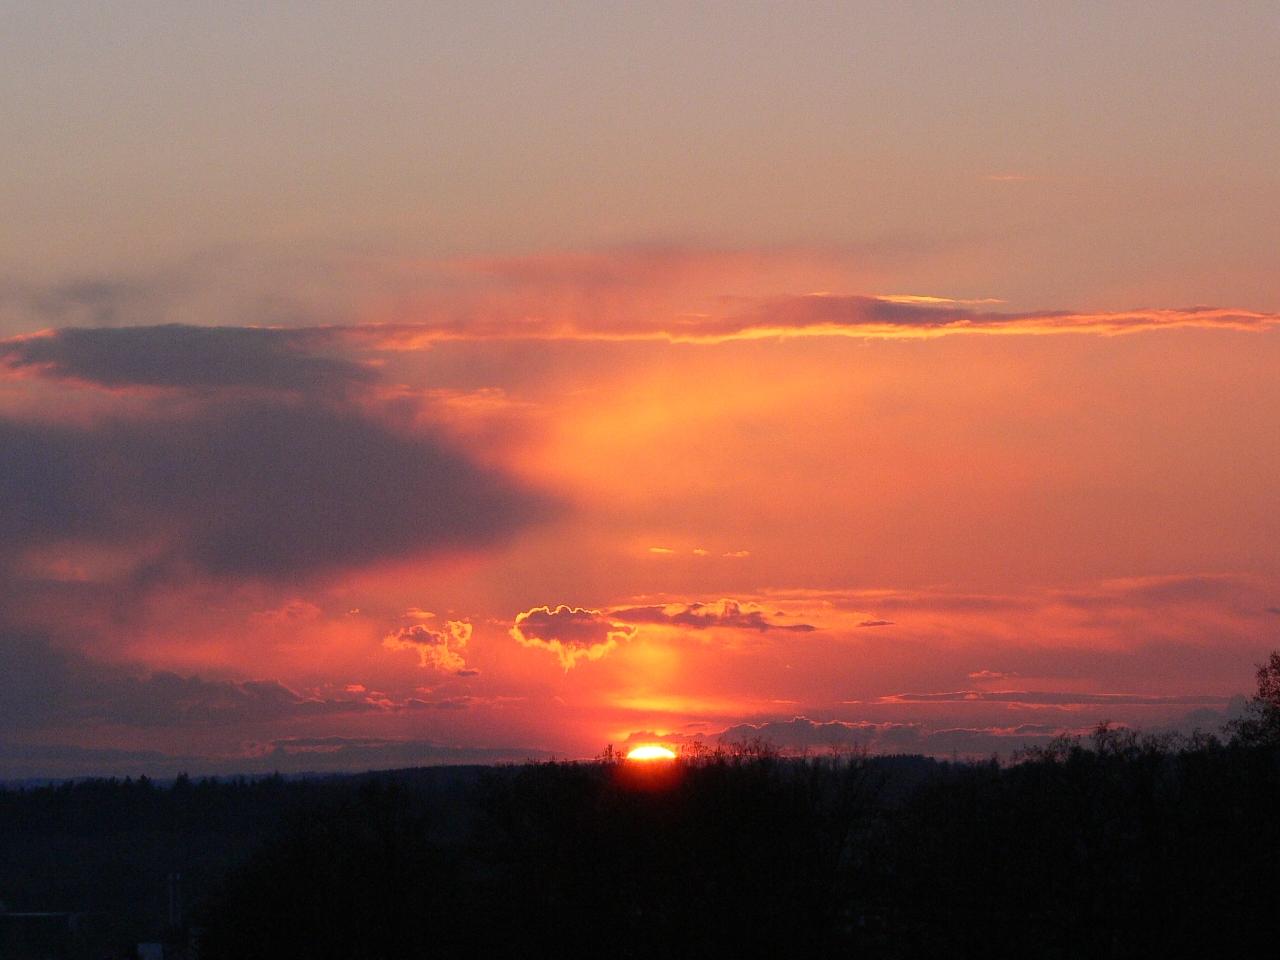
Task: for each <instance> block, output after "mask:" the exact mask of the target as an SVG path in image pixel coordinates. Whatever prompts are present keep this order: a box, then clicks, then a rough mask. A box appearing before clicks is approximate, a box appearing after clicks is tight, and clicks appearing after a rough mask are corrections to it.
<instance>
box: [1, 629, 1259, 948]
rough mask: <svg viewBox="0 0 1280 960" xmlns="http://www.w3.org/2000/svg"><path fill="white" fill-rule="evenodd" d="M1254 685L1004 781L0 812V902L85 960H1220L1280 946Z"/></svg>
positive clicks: (943, 766)
mask: <svg viewBox="0 0 1280 960" xmlns="http://www.w3.org/2000/svg"><path fill="white" fill-rule="evenodd" d="M1258 681H1259V682H1258V695H1257V696H1255V697H1254V699H1253V701H1252V702H1251V704H1250V707H1249V710H1248V712H1247V713H1246V715H1245V716H1244V717H1243V718H1241V719H1240V720H1239V721H1237V722H1235V723H1234V724H1233V725H1232V726H1231V727H1230V729H1229V730H1228V732H1227V739H1226V740H1221V739H1219V738H1218V737H1215V736H1212V735H1194V736H1191V737H1180V736H1174V735H1165V736H1156V735H1143V734H1140V733H1138V732H1136V731H1132V730H1128V729H1124V728H1116V727H1112V726H1110V725H1108V724H1100V725H1099V726H1098V728H1097V730H1096V731H1095V732H1094V734H1093V735H1092V736H1091V737H1088V738H1083V739H1082V738H1061V739H1059V740H1057V741H1054V742H1053V743H1051V744H1049V745H1048V746H1046V747H1041V748H1038V749H1034V750H1031V751H1028V752H1026V753H1024V754H1023V755H1021V756H1020V757H1019V758H1018V759H1017V761H1016V762H1014V763H1009V764H999V763H997V762H995V761H991V762H986V763H947V762H941V761H936V760H930V759H926V758H923V757H867V756H863V755H858V754H856V753H855V754H844V755H836V754H831V755H822V756H809V757H798V758H797V757H783V756H780V755H778V754H777V753H776V752H775V751H773V750H772V749H771V748H770V747H769V746H768V745H767V744H763V743H759V742H756V743H751V744H738V745H730V746H727V747H723V748H721V749H719V750H716V751H711V752H707V753H704V754H702V755H699V756H696V757H691V758H686V759H683V760H681V761H677V762H674V763H667V764H656V765H649V766H643V767H642V766H639V765H636V764H634V763H629V762H627V761H623V760H620V759H619V758H618V757H617V755H615V754H613V753H612V751H610V752H609V754H608V755H606V756H602V758H600V759H599V760H597V761H595V762H590V763H538V764H528V765H524V766H513V767H496V768H429V769H420V770H408V771H393V772H385V773H378V774H364V775H360V776H349V777H329V778H316V779H299V780H284V779H282V778H279V777H273V778H268V779H265V780H258V781H247V780H240V781H213V780H205V781H199V782H195V781H192V780H190V779H188V778H185V777H184V778H180V779H179V780H178V781H177V782H175V783H173V784H172V785H168V786H157V785H156V784H153V783H151V782H149V781H146V780H145V779H143V780H126V781H86V782H81V783H75V784H64V785H58V786H51V787H42V788H36V789H25V790H9V791H0V840H2V841H3V846H2V849H3V851H4V857H3V859H2V860H0V898H3V899H4V900H6V902H7V907H8V909H9V910H10V911H15V912H16V911H22V910H27V911H36V910H51V909H56V910H76V911H80V912H81V913H82V914H83V916H82V919H81V921H80V922H79V923H78V925H77V928H76V932H75V934H74V936H71V935H68V936H67V937H66V938H64V939H65V942H64V943H62V944H61V945H60V946H59V949H61V950H62V951H63V953H62V954H61V955H65V956H77V957H81V956H83V957H104V956H122V955H125V954H123V953H121V952H120V951H121V950H123V949H125V947H124V946H123V945H125V944H127V943H131V942H136V941H137V940H147V939H157V938H160V937H168V938H169V940H170V941H171V942H173V943H174V944H175V945H187V946H190V945H191V944H193V943H194V942H197V941H198V943H199V947H200V951H199V954H200V956H201V957H203V958H206V960H253V958H257V957H263V958H266V957H272V958H279V957H298V958H303V957H306V958H334V960H338V958H342V960H351V958H369V960H378V958H385V960H400V958H413V957H424V958H425V957H530V956H555V957H637V958H638V957H719V956H724V957H828V956H831V957H835V956H841V957H884V958H905V957H926V956H933V955H941V956H950V957H1003V956H1033V957H1040V958H1055V957H1062V958H1067V957H1152V956H1160V955H1165V956H1187V955H1200V956H1220V955H1223V954H1224V953H1227V952H1230V951H1233V950H1238V949H1242V948H1245V947H1248V946H1251V945H1253V944H1266V943H1269V944H1271V945H1274V944H1275V943H1276V942H1278V941H1277V938H1278V937H1280V856H1278V854H1277V851H1280V653H1278V654H1273V655H1272V657H1271V659H1270V661H1269V662H1268V664H1266V665H1264V666H1263V667H1262V668H1260V670H1259V675H1258ZM179 876H180V877H181V884H182V887H181V889H182V893H181V897H180V899H181V903H180V908H179V909H178V911H177V912H176V914H175V910H174V907H173V904H172V903H171V902H169V899H167V898H170V897H171V895H172V894H171V887H172V884H173V883H174V881H173V880H172V878H174V877H179ZM166 924H171V929H167V930H165V929H163V928H164V926H165V925H166ZM5 931H7V932H5ZM15 931H17V932H16V933H15ZM0 934H3V935H4V936H7V937H9V940H8V942H5V941H0V955H3V956H5V957H6V958H13V960H22V958H24V957H29V956H31V957H33V956H37V955H46V956H48V955H56V954H49V953H45V954H38V953H36V952H33V951H34V948H33V947H31V946H30V945H29V944H26V945H24V942H23V940H22V937H23V936H24V935H25V934H23V933H22V931H21V930H20V929H19V927H18V926H17V925H16V924H8V925H3V926H0ZM24 951H27V952H24ZM112 951H115V952H112Z"/></svg>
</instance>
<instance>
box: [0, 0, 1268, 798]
mask: <svg viewBox="0 0 1280 960" xmlns="http://www.w3.org/2000/svg"><path fill="white" fill-rule="evenodd" d="M1277 50H1280V8H1278V7H1277V5H1276V4H1275V3H1274V2H1270V0H1267V2H1258V3H1247V2H1240V3H1232V4H1227V5H1223V4H1217V3H1207V2H1206V3H1187V2H1169V3H1161V4H1149V3H1141V4H1139V3H1133V4H1129V3H1107V4H1092V3H1088V4H1071V5H1067V4H1057V3H1045V4H1038V3H1016V4H1001V3H992V2H983V3H961V4H942V3H937V4H933V3H883V4H880V3H850V4H840V5H827V4H817V3H813V4H808V3H806V4H773V3H747V2H736V3H699V4H690V3H670V4H668V3H658V2H651V3H644V4H632V5H627V6H622V5H610V4H573V3H557V4H547V5H541V4H534V3H518V4H511V3H507V4H470V3H469V4H451V5H428V4H421V3H403V4H401V3H381V4H377V5H374V6H371V7H367V6H364V5H354V4H338V3H323V2H308V3H284V2H280V3H271V4H260V3H234V2H231V3H219V4H174V3H143V2H117V3H111V4H99V3H88V2H83V3H70V2H56V0H40V2H30V3H27V2H4V0H0V130H3V131H4V133H3V138H2V141H3V142H2V145H0V158H2V161H0V162H2V164H3V166H2V168H0V169H3V174H4V175H3V176H2V177H0V724H2V726H0V778H5V777H43V776H70V775H79V774H86V773H95V774H108V773H109V774H125V773H130V774H137V773H150V774H158V775H165V774H171V773H174V772H177V771H178V770H183V769H185V770H190V771H191V772H192V773H202V772H214V773H218V772H235V771H250V772H252V771H261V770H273V769H281V770H328V769H365V768H369V767H391V766H409V765H415V764H422V763H437V762H473V761H487V760H496V759H520V758H523V757H533V756H547V755H551V754H554V755H557V756H568V757H586V756H591V755H594V754H596V753H598V752H599V751H600V750H602V749H603V748H604V746H605V745H606V744H610V743H612V744H614V745H622V744H634V743H638V742H661V743H664V744H668V745H670V746H672V747H678V746H680V745H681V744H684V743H687V742H690V741H693V740H697V739H702V740H703V741H704V742H707V743H715V742H716V741H717V740H718V739H720V738H722V737H723V738H726V739H742V738H745V737H750V736H755V735H762V736H766V737H768V738H769V739H772V740H773V741H774V742H776V743H778V744H779V745H780V746H784V747H786V748H789V749H802V748H809V749H816V750H825V749H827V748H829V747H831V746H840V747H849V746H853V745H859V746H865V747H867V748H869V749H871V750H876V751H883V752H913V753H928V754H935V755H945V756H950V755H952V754H959V755H986V754H990V753H992V752H999V753H1001V754H1006V755H1007V754H1008V753H1010V752H1011V751H1012V750H1014V749H1016V748H1017V747H1019V746H1023V745H1027V744H1034V743H1042V742H1044V741H1045V740H1047V739H1048V738H1049V737H1051V736H1053V735H1054V734H1056V733H1059V732H1063V731H1066V732H1079V731H1082V730H1087V729H1088V728H1090V727H1092V726H1093V725H1094V724H1095V723H1097V722H1098V721H1100V720H1104V719H1109V720H1112V721H1115V722H1117V723H1123V724H1129V725H1134V726H1140V727H1142V728H1143V729H1147V730H1157V729H1171V728H1172V729H1180V730H1190V729H1192V728H1194V727H1196V726H1200V727H1202V728H1204V729H1216V728H1217V727H1219V726H1220V725H1221V724H1222V722H1223V721H1224V720H1225V719H1226V718H1227V717H1228V716H1229V715H1230V714H1231V713H1232V712H1233V711H1234V710H1236V709H1238V704H1239V695H1240V694H1247V693H1249V692H1251V686H1252V678H1253V670H1254V665H1255V664H1256V663H1257V662H1259V661H1261V660H1262V659H1263V658H1264V657H1265V656H1266V655H1267V654H1268V652H1269V651H1270V650H1272V649H1275V648H1277V647H1280V495H1278V493H1277V490H1278V485H1277V481H1280V428H1278V427H1277V419H1278V414H1280V281H1278V279H1277V278H1278V277H1280V166H1278V165H1277V157H1280V123H1277V122H1276V103H1277V97H1278V96H1280V58H1278V57H1277V53H1276V51H1277ZM1233 698H1236V699H1234V700H1233Z"/></svg>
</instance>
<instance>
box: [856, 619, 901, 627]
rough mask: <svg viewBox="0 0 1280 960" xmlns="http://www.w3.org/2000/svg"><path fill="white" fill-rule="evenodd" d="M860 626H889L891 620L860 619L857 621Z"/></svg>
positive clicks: (891, 622)
mask: <svg viewBox="0 0 1280 960" xmlns="http://www.w3.org/2000/svg"><path fill="white" fill-rule="evenodd" d="M858 626H860V627H891V626H893V621H892V620H862V621H860V622H859V623H858Z"/></svg>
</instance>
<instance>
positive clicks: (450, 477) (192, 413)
mask: <svg viewBox="0 0 1280 960" xmlns="http://www.w3.org/2000/svg"><path fill="white" fill-rule="evenodd" d="M0 449H3V450H4V451H5V456H4V458H3V459H0V563H2V562H3V561H5V560H13V559H15V558H16V557H18V556H20V555H21V553H22V551H24V550H26V549H28V548H31V547H52V546H58V545H63V544H68V543H87V544H96V545H103V546H110V547H111V548H112V549H120V548H134V547H136V548H137V549H138V550H140V551H143V552H144V553H145V555H146V564H145V569H143V572H144V573H146V574H150V575H159V576H171V575H174V574H178V573H184V572H185V573H194V574H200V575H208V576H214V577H253V578H264V579H285V578H290V579H291V578H296V577H299V576H308V575H315V574H324V573H328V572H333V571H337V570H342V569H347V568H352V567H358V566H360V565H363V564H369V563H375V562H379V561H385V560H392V559H399V558H407V557H412V556H420V555H427V554H431V553H433V552H436V551H440V550H444V549H461V548H473V547H480V546H484V545H486V544H489V543H492V542H494V541H496V540H499V539H501V538H502V537H504V536H505V535H507V534H509V533H511V532H512V531H514V530H515V529H517V528H519V527H521V526H523V525H525V524H527V523H529V522H532V521H533V520H535V519H536V518H538V517H539V516H541V515H543V514H544V513H546V512H547V510H548V507H549V503H548V501H546V500H545V499H544V498H542V497H540V496H538V495H536V494H534V493H532V492H530V491H528V490H525V489H523V488H522V487H521V486H520V485H518V484H517V483H515V482H514V481H512V480H510V479H508V478H506V477H504V476H502V475H501V474H499V473H497V472H495V471H494V470H492V469H489V468H486V467H481V466H479V465H477V464H475V463H474V462H472V461H471V460H470V459H469V458H468V457H467V456H466V455H465V454H464V453H462V452H461V451H459V450H457V449H455V448H452V447H447V446H445V445H444V444H442V443H441V442H439V441H437V440H435V439H433V438H431V437H429V436H424V435H422V434H420V433H411V432H407V431H402V430H398V429H396V428H394V427H392V426H389V425H387V424H384V423H382V422H379V421H377V420H375V419H373V418H371V417H370V416H368V415H365V414H363V413H361V412H357V411H355V410H349V409H343V408H342V407H341V406H334V405H326V404H319V403H309V402H289V401H285V400H276V401H268V400H261V399H260V400H253V401H219V402H213V403H204V404H197V405H195V406H194V407H191V408H183V409H181V410H178V411H175V412H174V413H173V414H172V415H169V416H164V417H154V418H152V417H148V418H140V417H138V418H121V419H114V420H105V421H102V422H98V423H94V424H91V425H72V424H62V425H57V424H47V423H27V422H16V421H5V420H0Z"/></svg>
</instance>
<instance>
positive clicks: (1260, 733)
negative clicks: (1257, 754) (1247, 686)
mask: <svg viewBox="0 0 1280 960" xmlns="http://www.w3.org/2000/svg"><path fill="white" fill-rule="evenodd" d="M1231 728H1232V732H1233V734H1234V735H1235V739H1236V741H1237V742H1239V743H1242V744H1244V745H1245V746H1277V745H1280V650H1273V651H1272V652H1271V657H1270V659H1268V661H1267V662H1266V663H1263V664H1260V665H1259V666H1258V692H1257V693H1256V694H1254V696H1253V698H1252V699H1251V700H1250V701H1249V706H1248V708H1247V710H1246V712H1245V715H1244V716H1243V717H1241V718H1240V719H1238V720H1236V721H1234V722H1233V723H1232V724H1231Z"/></svg>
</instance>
